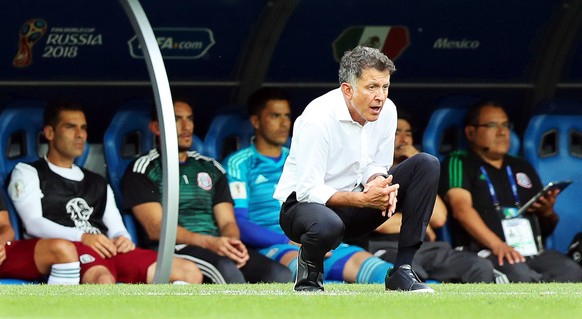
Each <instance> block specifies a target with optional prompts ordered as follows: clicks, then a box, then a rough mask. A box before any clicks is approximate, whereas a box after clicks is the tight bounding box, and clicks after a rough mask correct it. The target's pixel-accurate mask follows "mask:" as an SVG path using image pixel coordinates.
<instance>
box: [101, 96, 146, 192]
mask: <svg viewBox="0 0 582 319" xmlns="http://www.w3.org/2000/svg"><path fill="white" fill-rule="evenodd" d="M150 105H151V103H149V102H147V101H145V100H134V101H131V102H128V103H126V104H124V105H123V106H121V107H120V108H119V110H118V111H117V112H116V113H115V115H114V116H113V119H112V120H111V123H109V126H108V127H107V129H106V131H105V135H104V137H103V154H104V155H105V163H106V165H107V178H108V179H109V184H110V185H111V188H112V189H113V192H114V193H115V197H116V199H117V202H118V203H121V185H120V183H121V178H122V177H123V174H124V173H125V169H126V168H127V165H129V163H130V162H131V161H133V160H134V159H135V158H137V157H138V156H139V155H140V154H144V153H145V152H147V151H149V150H150V149H151V148H152V147H153V146H154V134H153V133H152V132H151V131H150V130H149V127H148V125H149V122H150V120H151V115H150Z"/></svg>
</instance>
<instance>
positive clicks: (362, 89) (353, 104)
mask: <svg viewBox="0 0 582 319" xmlns="http://www.w3.org/2000/svg"><path fill="white" fill-rule="evenodd" d="M389 86H390V72H389V71H378V70H376V69H374V68H369V69H364V70H363V71H362V74H361V75H360V78H359V79H358V80H357V82H356V83H355V85H354V84H349V83H342V92H343V93H344V97H345V100H346V103H347V105H348V109H349V112H350V115H351V116H352V119H353V120H354V121H356V122H358V123H360V124H361V125H364V124H365V123H366V122H374V121H376V120H377V119H378V118H379V117H380V112H381V111H382V107H384V102H385V101H386V99H387V98H388V87H389Z"/></svg>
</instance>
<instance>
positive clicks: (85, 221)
mask: <svg viewBox="0 0 582 319" xmlns="http://www.w3.org/2000/svg"><path fill="white" fill-rule="evenodd" d="M65 208H66V210H67V213H68V214H70V215H71V216H70V217H71V220H73V222H74V223H75V227H76V228H78V229H80V230H82V231H83V232H85V233H89V234H101V231H100V230H99V229H98V228H96V227H94V226H93V225H91V223H90V222H89V218H90V217H91V214H93V207H91V206H89V204H87V201H85V200H84V199H83V198H80V197H76V198H73V199H71V200H70V201H68V202H67V205H65Z"/></svg>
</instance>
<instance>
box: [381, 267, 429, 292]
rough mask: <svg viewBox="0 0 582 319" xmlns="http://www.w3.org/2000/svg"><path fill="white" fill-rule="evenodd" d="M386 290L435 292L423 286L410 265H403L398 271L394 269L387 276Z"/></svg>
mask: <svg viewBox="0 0 582 319" xmlns="http://www.w3.org/2000/svg"><path fill="white" fill-rule="evenodd" d="M385 284H386V290H397V291H409V292H427V293H433V292H434V290H433V289H432V288H430V287H429V286H427V285H425V284H423V283H422V282H421V281H420V279H419V278H418V276H417V275H416V273H414V271H413V270H412V267H411V266H410V265H402V266H400V267H398V269H392V270H391V271H389V272H388V274H387V275H386V280H385Z"/></svg>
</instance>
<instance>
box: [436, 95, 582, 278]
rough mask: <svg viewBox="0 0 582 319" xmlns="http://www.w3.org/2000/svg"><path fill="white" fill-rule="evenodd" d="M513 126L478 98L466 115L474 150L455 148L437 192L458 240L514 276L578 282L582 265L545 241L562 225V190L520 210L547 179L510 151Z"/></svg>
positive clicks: (499, 110) (496, 108) (496, 107)
mask: <svg viewBox="0 0 582 319" xmlns="http://www.w3.org/2000/svg"><path fill="white" fill-rule="evenodd" d="M510 129H511V124H510V122H509V119H508V117H507V113H506V112H505V110H504V109H503V107H502V106H501V105H499V104H497V103H495V102H492V101H480V102H478V103H476V104H475V105H473V106H472V107H471V108H470V109H469V111H468V113H467V115H466V119H465V136H466V137H467V140H468V142H469V150H468V151H458V152H453V153H451V154H450V155H449V156H448V157H447V158H446V159H445V161H444V162H443V163H442V175H441V178H440V185H439V195H440V196H441V197H442V198H443V200H444V201H445V203H446V204H447V205H448V206H449V208H450V211H451V212H452V214H453V217H454V220H452V224H451V226H452V227H451V231H452V235H453V239H454V241H455V244H456V245H457V246H462V247H464V249H465V250H467V251H471V252H473V253H478V254H479V255H480V256H481V257H485V258H488V259H489V260H491V262H492V263H493V265H494V266H495V268H496V269H498V270H499V271H501V272H503V273H504V274H506V275H507V278H508V279H509V281H510V282H551V281H556V282H579V281H581V280H582V268H581V267H580V266H579V265H577V264H576V263H575V262H574V261H573V260H571V259H570V258H568V257H567V256H565V255H562V254H560V253H559V252H557V251H554V250H544V249H543V246H542V238H545V237H547V236H548V235H550V234H551V233H552V232H553V230H554V228H555V227H556V224H557V223H558V215H557V214H556V212H555V211H554V209H553V206H554V203H555V201H556V196H557V191H554V192H549V193H548V194H546V195H545V196H543V197H542V198H541V199H540V200H539V201H538V202H537V203H536V204H534V205H533V207H531V208H530V210H529V211H528V212H526V213H525V214H524V215H523V216H520V215H518V214H517V209H518V208H519V207H520V206H521V205H522V204H524V203H525V202H527V201H528V200H529V199H530V198H532V197H533V196H534V195H535V194H536V193H537V192H538V191H540V190H541V189H542V184H541V181H540V178H539V176H538V175H537V173H536V172H535V170H534V169H533V167H532V166H531V165H530V164H529V163H528V162H527V161H525V160H523V159H521V158H517V157H513V156H510V155H508V154H507V152H508V149H509V141H510ZM508 234H513V235H514V236H508ZM515 238H521V239H520V240H519V242H518V241H516V240H514V239H515Z"/></svg>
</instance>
